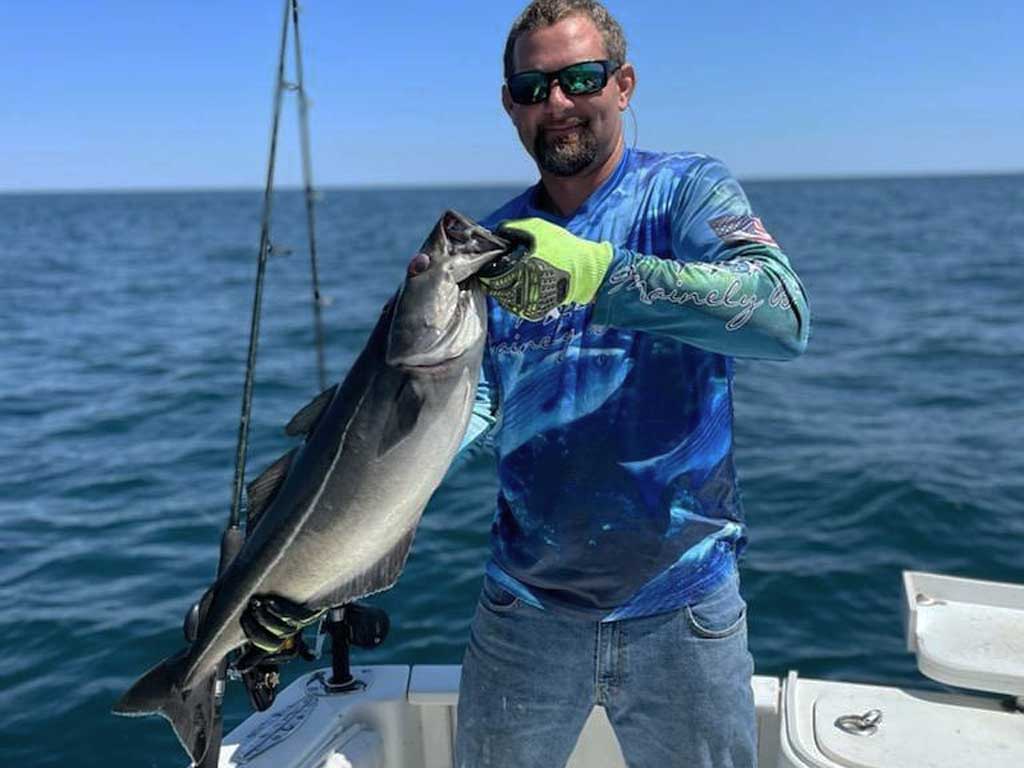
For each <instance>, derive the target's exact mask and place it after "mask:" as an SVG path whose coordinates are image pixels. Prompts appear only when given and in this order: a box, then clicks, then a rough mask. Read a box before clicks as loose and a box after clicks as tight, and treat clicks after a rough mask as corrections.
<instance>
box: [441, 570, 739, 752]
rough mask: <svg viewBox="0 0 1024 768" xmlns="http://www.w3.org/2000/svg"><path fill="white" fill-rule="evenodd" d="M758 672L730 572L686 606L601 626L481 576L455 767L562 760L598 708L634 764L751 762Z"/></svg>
mask: <svg viewBox="0 0 1024 768" xmlns="http://www.w3.org/2000/svg"><path fill="white" fill-rule="evenodd" d="M753 671H754V662H753V658H752V657H751V655H750V653H749V652H748V650H747V626H746V603H744V601H743V599H742V598H741V597H740V592H739V577H738V575H737V574H736V573H733V574H732V575H730V576H729V577H728V579H727V581H725V582H724V583H723V584H722V585H721V586H720V587H718V588H717V589H715V590H713V591H712V593H711V594H709V595H708V596H707V597H706V598H704V599H702V600H701V601H700V602H698V603H695V604H693V605H689V606H686V607H684V608H683V609H682V610H679V611H673V612H669V613H663V614H658V615H656V616H647V617H644V618H639V619H624V620H622V621H615V622H608V623H598V622H590V621H581V620H580V619H576V618H566V617H562V616H558V615H555V614H553V613H551V612H549V611H542V610H539V609H537V608H533V607H531V606H529V605H526V604H525V603H523V602H522V601H521V600H519V599H518V598H516V597H515V596H514V595H512V594H511V593H510V592H508V591H507V590H505V589H503V588H502V587H501V586H499V585H498V584H496V583H495V582H494V581H493V580H491V579H489V578H485V580H484V588H483V591H482V592H481V595H480V601H479V603H478V605H477V610H476V615H475V617H474V619H473V625H472V627H471V629H470V638H469V646H468V647H467V649H466V655H465V658H464V660H463V665H462V683H461V686H460V689H459V712H458V732H457V736H456V766H458V768H510V766H515V768H562V767H563V766H564V765H565V763H566V761H567V760H568V759H569V755H570V754H571V753H572V750H573V747H574V746H575V745H576V739H577V737H578V736H579V733H580V730H581V729H582V728H583V724H584V723H585V722H586V720H587V717H588V716H589V715H590V710H591V708H592V707H593V706H594V705H595V704H599V705H601V706H603V707H605V709H606V711H607V714H608V719H609V720H610V721H611V724H612V727H613V728H614V729H615V734H616V736H617V737H618V740H619V744H620V746H621V747H622V753H623V755H624V756H625V758H626V764H627V765H628V766H629V768H672V767H673V766H680V767H682V766H685V767H686V768H756V765H757V723H756V716H755V712H754V697H753V693H752V691H751V687H750V678H751V675H752V674H753Z"/></svg>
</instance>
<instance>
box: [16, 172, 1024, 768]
mask: <svg viewBox="0 0 1024 768" xmlns="http://www.w3.org/2000/svg"><path fill="white" fill-rule="evenodd" d="M746 186H747V191H748V193H749V196H750V197H751V199H752V201H753V203H754V205H755V208H756V209H757V210H758V212H759V213H760V214H761V216H762V218H763V219H764V220H765V223H766V225H767V226H768V228H769V230H770V231H771V232H772V233H773V234H774V235H775V237H776V239H778V240H779V242H780V243H782V245H783V246H784V248H785V249H786V250H787V252H788V253H789V254H790V256H791V259H792V261H793V263H794V265H795V267H796V269H797V270H798V272H799V274H800V275H801V277H802V278H803V280H804V283H805V285H806V287H807V290H808V294H809V296H810V300H811V304H812V308H813V313H814V319H813V333H812V338H811V343H810V347H809V349H808V351H807V353H806V354H805V356H804V357H802V358H800V359H799V360H796V361H793V362H788V363H774V362H761V361H741V362H739V363H738V365H737V375H736V462H737V466H738V469H739V472H740V478H741V481H742V487H743V493H744V501H745V506H746V512H747V516H748V519H749V525H750V539H751V543H750V546H749V548H748V550H747V554H746V556H745V558H744V560H743V563H742V579H743V585H744V592H745V595H746V597H747V599H748V602H749V605H750V642H751V648H752V651H753V653H754V656H755V659H756V663H757V672H758V673H760V674H770V675H777V676H781V675H784V674H785V673H786V671H787V670H789V669H797V670H799V671H800V673H801V674H802V675H804V676H811V677H813V676H817V677H827V678H841V679H847V680H855V681H864V682H877V683H885V684H899V685H917V686H926V685H928V684H927V683H926V682H924V679H923V678H922V677H921V676H920V675H919V674H918V673H917V672H916V670H915V666H914V662H913V659H912V658H911V657H910V656H908V655H907V654H906V653H905V651H904V642H903V635H902V632H903V630H902V627H901V623H900V600H901V584H900V573H901V571H902V570H903V569H906V568H912V569H924V570H934V571H941V572H945V573H950V574H958V575H964V576H971V577H977V578H985V579H995V580H1009V581H1013V580H1016V581H1024V556H1022V544H1024V450H1022V448H1024V439H1022V430H1024V405H1022V397H1021V387H1022V386H1024V384H1022V382H1024V319H1022V303H1024V267H1022V265H1024V177H1022V176H1004V177H991V178H985V177H960V178H919V179H888V180H851V181H813V182H799V181H792V182H772V183H769V182H760V183H750V184H748V185H746ZM514 191H515V190H509V189H471V190H468V189H467V190H460V189H435V190H425V189H424V190H400V191H394V190H392V191H388V190H375V191H330V190H329V191H327V192H325V193H324V197H323V200H322V201H321V203H320V205H319V207H318V211H317V215H318V234H319V243H320V253H321V277H322V281H323V284H324V292H325V293H326V294H327V295H328V296H329V297H331V299H332V303H331V304H330V306H329V307H327V308H326V309H325V322H326V325H327V361H328V367H329V371H330V377H331V378H332V379H339V378H341V377H342V376H343V374H344V372H345V370H347V367H348V366H349V365H350V364H351V362H352V361H353V359H354V356H355V355H356V354H357V352H358V351H359V349H360V348H361V346H362V344H363V342H364V340H365V337H366V334H367V332H368V331H369V328H370V326H371V323H372V322H373V321H374V319H375V316H376V312H377V311H378V309H379V307H380V306H381V304H382V303H383V302H384V300H385V299H386V298H387V296H388V295H389V293H390V292H391V290H392V289H393V288H394V286H395V285H396V284H397V282H398V281H399V280H400V279H401V277H402V275H403V271H404V265H405V263H406V261H407V259H408V257H409V255H410V254H411V253H413V252H414V249H415V248H416V247H417V246H418V245H419V243H420V242H421V241H422V239H423V238H424V236H425V235H426V233H427V232H428V231H429V229H430V227H431V226H432V224H433V222H434V221H435V220H436V218H437V217H438V215H439V214H440V213H441V212H442V211H443V210H444V208H446V207H454V208H456V209H459V210H462V211H463V212H465V213H467V214H469V215H472V216H482V215H483V214H485V213H487V212H489V211H490V210H491V209H492V208H494V207H495V206H496V205H497V204H498V203H500V202H502V201H503V200H505V199H506V198H507V197H508V196H509V195H510V194H512V193H513V192H514ZM260 199H261V195H260V193H258V192H209V193H206V192H188V193H174V194H158V193H144V194H143V193H138V194H129V193H125V194H67V195H56V194H54V195H28V196H17V195H6V196H0V340H2V341H0V344H2V346H0V641H2V649H0V653H2V658H3V663H2V664H0V765H18V766H22V767H23V768H27V767H28V766H51V765H52V766H55V765H64V764H68V763H71V762H73V763H74V764H75V765H77V766H79V767H80V768H93V767H94V766H95V767H97V768H98V767H99V766H104V767H107V766H110V765H118V766H120V765H125V766H159V767H161V768H163V767H164V766H167V767H170V766H181V765H183V764H184V762H185V761H184V759H183V753H182V752H181V751H180V750H179V748H178V745H177V742H176V741H175V739H174V737H173V735H172V734H171V731H170V729H169V728H168V727H167V725H166V724H165V723H164V722H163V721H162V720H160V719H159V718H149V719H145V720H128V719H122V718H116V717H114V716H112V715H110V714H109V708H110V706H111V704H112V703H113V701H114V700H115V699H116V698H117V697H118V696H119V695H120V694H121V693H122V692H123V690H124V689H125V688H126V687H127V686H128V685H129V684H130V683H131V681H132V680H134V679H135V677H136V676H137V675H138V674H140V673H141V672H142V671H143V670H144V669H146V668H148V667H149V666H150V665H152V664H153V663H155V662H156V661H157V660H159V659H160V658H162V657H163V656H165V655H167V654H169V653H171V652H173V651H175V650H176V649H177V648H178V647H179V646H180V644H181V629H180V627H181V617H182V615H183V613H184V611H185V609H186V607H187V606H188V605H190V604H191V602H192V601H193V600H194V599H195V598H196V597H197V596H198V595H199V594H200V593H201V592H202V590H203V589H204V588H205V586H206V585H207V584H208V583H209V581H210V580H211V578H212V576H213V574H214V572H215V569H216V558H217V542H218V537H219V533H220V531H221V529H222V527H223V525H224V523H225V520H226V517H227V513H228V509H229V506H230V491H231V479H232V470H233V461H234V447H235V439H236V435H237V429H238V416H239V404H240V396H241V388H242V380H243V373H244V360H245V353H246V344H247V334H248V324H249V312H250V307H251V301H252V289H253V280H254V275H255V253H256V245H257V241H258V233H259V214H260ZM274 222H275V236H274V240H275V243H276V244H277V255H275V256H274V257H273V258H272V259H271V262H270V265H269V272H268V278H267V288H266V296H265V304H264V315H263V325H262V329H263V335H262V340H261V346H260V357H259V364H258V375H257V381H256V391H255V402H254V415H253V418H254V427H253V432H252V443H251V449H250V454H249V455H250V459H249V468H250V477H251V476H253V475H252V474H251V473H252V472H254V471H258V470H259V468H261V467H262V466H265V465H266V464H267V463H268V462H269V461H271V460H272V459H273V458H275V457H276V456H277V455H279V454H280V453H281V452H283V451H284V450H285V449H286V448H287V447H289V445H290V444H291V441H289V440H288V439H287V438H285V436H284V434H283V431H282V429H281V427H282V425H283V424H284V423H285V422H286V421H287V420H288V419H289V418H290V416H291V415H292V413H294V411H296V410H297V409H298V408H299V407H300V406H301V405H303V404H304V403H305V402H306V401H307V400H308V399H309V398H310V397H311V396H312V395H314V394H315V393H316V391H317V386H316V368H315V355H314V348H313V342H312V312H311V307H310V298H309V295H310V288H309V268H308V257H307V255H306V252H305V234H304V229H303V227H304V213H303V208H302V199H301V195H300V194H299V193H296V192H283V193H281V194H279V195H278V196H277V198H276V202H275V214H274ZM289 248H291V249H292V250H291V252H290V253H289ZM494 492H495V488H494V482H493V464H492V460H491V459H489V458H488V457H486V456H484V457H479V458H478V459H476V460H474V462H473V463H472V464H470V465H469V466H468V467H467V468H466V469H465V471H463V472H462V473H461V474H459V475H458V476H457V477H455V478H453V479H452V480H451V481H450V482H449V483H448V484H446V485H445V486H443V487H442V488H441V490H439V492H438V493H437V494H436V496H435V497H434V499H433V501H432V502H431V504H430V507H429V508H428V509H427V512H426V514H425V516H424V519H423V523H422V525H421V528H420V532H419V534H418V537H417V539H416V543H415V546H414V549H413V553H412V556H411V558H410V561H409V564H408V567H407V569H406V572H405V574H404V576H403V577H402V579H401V581H400V582H399V584H398V585H397V586H396V587H395V588H394V589H393V590H391V591H390V592H388V593H386V594H384V595H381V596H379V597H378V598H376V599H375V601H374V602H376V604H378V605H381V606H383V607H385V608H386V609H387V610H388V611H389V612H390V615H391V618H392V622H393V629H392V634H391V637H390V639H389V640H388V641H387V642H386V643H385V644H384V646H383V647H381V648H379V649H377V650H375V651H373V652H358V651H357V652H356V655H355V660H356V661H357V662H359V663H382V662H401V663H419V662H434V663H457V662H459V661H460V659H461V654H462V649H463V646H464V643H465V641H466V635H467V628H468V623H469V620H470V618H471V615H472V611H473V606H474V600H475V597H476V593H477V590H478V588H479V583H480V576H481V569H482V566H483V562H484V560H485V558H486V553H487V549H486V548H487V535H488V528H489V523H490V515H491V503H492V500H493V496H494ZM524 663H526V662H525V660H524ZM291 667H292V668H290V669H286V670H285V679H286V681H287V680H289V679H292V678H293V677H294V676H295V675H297V674H299V673H300V672H301V671H304V670H306V669H308V667H307V666H305V665H304V664H302V663H299V662H296V663H293V664H292V665H291ZM246 713H247V700H246V698H245V695H244V692H243V691H241V690H240V688H239V686H238V685H237V684H234V685H232V686H231V688H230V690H229V694H228V699H227V702H226V721H227V727H228V728H230V727H232V726H233V725H235V724H237V723H238V722H239V721H240V720H241V719H242V718H243V717H244V716H245V715H246Z"/></svg>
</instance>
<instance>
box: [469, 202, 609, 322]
mask: <svg viewBox="0 0 1024 768" xmlns="http://www.w3.org/2000/svg"><path fill="white" fill-rule="evenodd" d="M497 233H498V234H499V235H502V236H504V237H507V238H508V239H509V240H512V241H513V242H517V243H521V244H522V245H524V246H526V248H527V254H526V256H524V257H523V258H521V259H520V260H519V261H517V262H516V263H515V264H514V265H513V266H512V267H510V268H508V269H506V270H504V271H501V272H498V273H497V274H490V275H489V274H487V273H486V272H484V273H482V274H481V276H480V282H481V283H483V285H484V287H485V288H486V289H487V292H488V293H489V294H490V295H491V296H493V297H494V298H495V300H497V302H498V303H499V304H501V305H502V306H503V307H505V309H507V310H508V311H509V312H512V313H513V314H516V315H519V316H520V317H524V318H526V319H527V320H542V319H543V318H544V316H545V315H547V314H548V312H550V311H551V310H552V309H554V308H555V307H559V306H564V305H567V304H589V303H590V302H592V301H593V300H594V296H596V295H597V289H598V288H599V287H600V286H601V282H602V281H603V280H604V276H605V273H606V272H607V271H608V265H609V264H611V261H612V254H613V252H614V250H613V248H612V245H611V243H595V242H592V241H590V240H583V239H581V238H579V237H576V236H575V235H573V234H572V233H570V232H569V231H567V230H565V229H563V228H562V227H559V226H557V225H555V224H552V223H551V222H549V221H545V220H544V219H539V218H534V219H517V220H515V221H506V222H505V223H504V224H502V225H501V226H500V227H499V228H498V230H497Z"/></svg>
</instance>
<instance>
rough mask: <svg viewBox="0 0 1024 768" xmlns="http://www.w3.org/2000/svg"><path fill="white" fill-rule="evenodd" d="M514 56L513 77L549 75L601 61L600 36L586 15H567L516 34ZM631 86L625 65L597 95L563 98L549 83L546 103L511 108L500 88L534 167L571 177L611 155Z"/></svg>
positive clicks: (629, 69)
mask: <svg viewBox="0 0 1024 768" xmlns="http://www.w3.org/2000/svg"><path fill="white" fill-rule="evenodd" d="M514 53H515V56H514V62H515V67H514V72H523V71H525V70H534V69H537V70H540V71H542V72H553V71H555V70H558V69H561V68H562V67H566V66H568V65H570V64H576V63H578V62H581V61H592V60H596V59H605V58H607V52H606V51H605V48H604V41H603V40H602V39H601V33H600V32H599V31H598V29H597V27H596V26H595V25H594V22H592V21H591V20H590V19H589V18H587V17H586V16H569V17H568V18H565V19H562V20H561V21H559V22H558V23H556V24H552V25H551V26H550V27H543V28H541V29H537V30H534V31H533V32H528V33H527V34H525V35H522V36H521V37H519V38H518V39H517V40H516V44H515V49H514ZM633 82H634V79H633V69H632V67H631V66H629V65H626V66H624V67H623V68H622V69H620V70H619V71H618V72H617V73H616V74H613V75H612V76H611V77H610V78H609V79H608V84H607V85H606V86H605V87H604V89H603V90H601V91H600V92H599V93H593V94H589V95H585V96H571V97H570V96H566V95H565V94H564V93H563V92H562V89H561V86H559V85H558V82H557V80H552V81H551V92H550V95H549V96H548V99H547V101H544V102H542V103H540V104H516V103H514V102H513V101H512V99H511V98H510V96H509V93H508V88H502V103H503V104H504V106H505V111H506V112H508V114H509V117H511V118H512V122H513V123H514V124H515V126H516V130H517V131H518V132H519V138H520V140H522V142H523V146H525V147H526V151H527V152H529V153H530V155H531V156H532V157H533V159H534V160H536V161H537V164H538V165H539V166H540V167H541V168H542V169H543V170H545V171H548V172H549V173H553V174H555V175H556V176H575V175H576V174H579V173H583V172H585V171H587V170H590V169H593V168H596V167H599V166H601V165H602V164H603V163H604V162H605V161H606V160H607V159H608V158H609V157H610V156H611V154H612V153H613V152H614V151H615V148H616V146H617V145H618V143H619V141H620V138H621V134H622V120H621V118H620V113H621V112H622V110H624V109H625V108H626V107H627V106H628V104H629V97H630V95H631V94H632V91H633Z"/></svg>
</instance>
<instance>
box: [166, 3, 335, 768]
mask: <svg viewBox="0 0 1024 768" xmlns="http://www.w3.org/2000/svg"><path fill="white" fill-rule="evenodd" d="M289 21H290V22H291V26H292V29H293V30H294V41H295V66H296V80H295V82H289V81H288V80H286V79H285V55H286V52H287V48H288V27H289ZM286 90H290V91H295V92H297V94H298V102H299V128H300V134H301V145H302V169H303V186H304V188H305V198H306V226H307V229H308V239H309V250H310V265H311V269H312V282H313V318H314V333H315V338H316V346H317V368H318V378H319V383H320V388H321V389H323V388H324V387H325V386H326V372H325V366H324V352H323V336H324V334H323V322H322V317H321V312H320V308H321V305H322V298H321V295H320V283H319V274H318V269H317V255H316V234H315V226H314V225H315V218H314V213H313V208H314V203H315V194H314V192H313V182H312V163H311V160H310V143H309V122H308V100H307V98H306V91H305V85H304V82H303V72H302V53H301V48H300V37H299V6H298V0H285V2H284V17H283V19H282V22H281V37H280V45H279V48H278V57H277V70H276V77H275V85H274V101H273V104H274V106H273V118H272V120H271V128H270V149H269V156H268V159H267V176H266V184H265V186H264V190H263V211H262V215H261V219H260V241H259V254H258V257H257V266H256V288H255V292H254V295H253V304H252V318H251V321H250V326H249V350H248V355H247V358H246V367H245V383H244V386H243V389H242V406H241V411H242V412H241V418H240V420H239V425H238V444H237V448H236V451H235V473H234V479H233V483H232V496H231V512H230V515H229V517H228V525H227V527H226V528H225V529H224V532H223V534H222V535H221V542H220V560H219V563H218V567H217V575H218V577H219V576H221V575H223V573H224V572H225V571H226V570H227V569H228V566H229V565H230V564H231V561H232V560H233V559H234V558H235V555H237V554H238V551H239V550H240V549H241V547H242V544H243V543H244V541H245V534H244V533H243V532H242V529H241V513H242V503H243V493H244V488H245V463H246V454H247V452H248V445H249V428H250V424H251V417H252V395H253V384H254V379H255V370H256V352H257V347H258V345H259V332H260V317H261V314H262V307H263V284H264V281H265V277H266V271H267V259H268V257H269V255H270V253H271V252H272V251H273V245H272V243H271V239H270V221H271V212H272V208H273V190H274V170H275V165H276V160H277V137H278V127H279V125H280V122H281V102H282V100H283V96H284V92H285V91H286ZM196 608H197V609H198V604H197V606H196ZM201 619H202V617H201V616H199V615H198V610H196V609H193V611H190V614H189V616H188V618H187V619H186V637H187V636H188V635H189V634H192V635H193V637H194V633H195V630H196V628H197V626H198V623H199V621H201ZM227 671H228V661H227V659H224V660H222V661H221V663H220V665H219V666H218V668H217V674H216V682H215V686H214V693H215V704H214V714H213V723H211V724H210V733H209V734H208V736H209V739H208V742H207V743H208V748H207V750H206V754H205V756H204V758H203V761H202V763H201V765H200V768H215V766H216V765H217V762H218V760H219V757H220V745H221V740H222V738H223V716H222V706H223V699H224V691H225V687H226V679H227ZM268 675H269V673H268ZM243 679H244V680H245V683H246V687H247V690H248V691H249V693H250V697H251V698H253V703H254V704H260V703H264V702H265V703H266V704H267V705H269V701H266V700H259V699H258V698H257V697H258V695H259V691H260V688H259V686H258V682H259V681H257V680H253V679H251V678H250V679H245V678H244V676H243ZM264 682H266V683H273V684H274V685H276V679H272V678H271V677H269V676H268V678H267V679H266V680H265V681H264ZM272 687H273V686H271V689H272ZM271 699H272V690H271ZM261 708H262V707H261Z"/></svg>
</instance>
